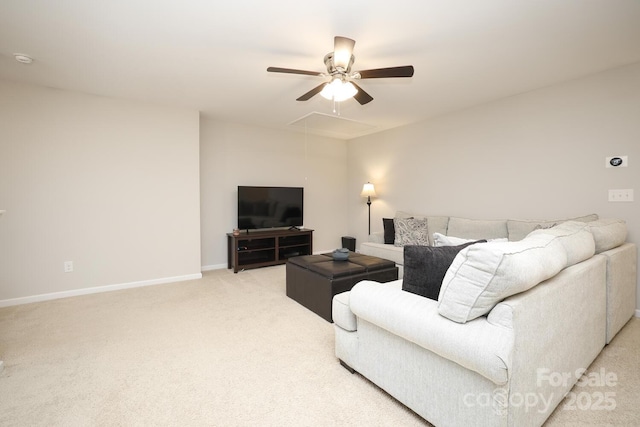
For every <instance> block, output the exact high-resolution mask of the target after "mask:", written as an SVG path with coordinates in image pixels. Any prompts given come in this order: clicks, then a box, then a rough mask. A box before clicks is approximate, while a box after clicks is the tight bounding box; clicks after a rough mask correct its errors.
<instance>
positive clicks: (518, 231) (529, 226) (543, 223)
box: [507, 214, 598, 241]
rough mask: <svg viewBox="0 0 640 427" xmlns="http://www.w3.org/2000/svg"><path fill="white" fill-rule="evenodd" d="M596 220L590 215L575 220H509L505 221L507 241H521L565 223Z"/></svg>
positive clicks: (596, 216) (595, 217) (594, 216)
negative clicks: (536, 231) (535, 232)
mask: <svg viewBox="0 0 640 427" xmlns="http://www.w3.org/2000/svg"><path fill="white" fill-rule="evenodd" d="M597 219H598V215H596V214H590V215H585V216H580V217H576V218H566V219H553V220H538V219H509V220H507V230H508V231H509V240H512V241H517V240H522V239H524V238H525V237H527V235H528V234H529V233H531V232H532V231H534V230H539V229H545V228H551V227H553V226H555V225H558V224H561V223H563V222H565V221H579V222H589V221H595V220H597Z"/></svg>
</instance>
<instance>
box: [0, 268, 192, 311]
mask: <svg viewBox="0 0 640 427" xmlns="http://www.w3.org/2000/svg"><path fill="white" fill-rule="evenodd" d="M195 279H202V273H197V274H188V275H185V276H174V277H164V278H161V279H152V280H142V281H140V282H129V283H121V284H117V285H105V286H95V287H92V288H82V289H74V290H71V291H62V292H52V293H50V294H41V295H33V296H29V297H22V298H12V299H5V300H0V307H9V306H12V305H22V304H29V303H32V302H40V301H49V300H53V299H60V298H67V297H77V296H80V295H89V294H98V293H101V292H110V291H118V290H121V289H131V288H140V287H143V286H152V285H162V284H164V283H173V282H184V281H185V280H195Z"/></svg>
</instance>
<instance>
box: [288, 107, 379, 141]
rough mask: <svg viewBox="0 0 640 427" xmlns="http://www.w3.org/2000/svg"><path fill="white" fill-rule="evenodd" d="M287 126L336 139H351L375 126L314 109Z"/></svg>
mask: <svg viewBox="0 0 640 427" xmlns="http://www.w3.org/2000/svg"><path fill="white" fill-rule="evenodd" d="M289 126H293V127H295V128H298V129H301V130H306V131H307V132H309V133H313V134H316V135H324V136H330V137H333V138H338V139H351V138H356V137H358V136H362V135H366V134H367V133H369V132H370V131H371V130H373V129H375V128H376V127H375V126H373V125H369V124H367V123H362V122H357V121H355V120H350V119H345V118H342V117H339V116H332V115H330V114H322V113H318V112H316V111H314V112H311V113H309V114H307V115H306V116H302V117H300V118H299V119H297V120H295V121H293V122H291V123H289Z"/></svg>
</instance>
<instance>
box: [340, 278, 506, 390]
mask: <svg viewBox="0 0 640 427" xmlns="http://www.w3.org/2000/svg"><path fill="white" fill-rule="evenodd" d="M349 305H350V308H351V311H352V312H353V313H354V314H355V315H356V316H357V317H358V318H359V319H362V320H365V321H367V322H369V323H372V324H374V325H376V326H378V327H380V328H383V329H385V330H387V331H389V332H390V333H392V334H395V335H398V336H400V337H402V338H404V339H406V340H408V341H411V342H413V343H414V344H416V345H419V346H420V347H423V348H425V349H427V350H429V351H431V352H433V353H435V354H438V355H439V356H441V357H444V358H446V359H449V360H451V361H453V362H455V363H457V364H459V365H461V366H463V367H465V368H467V369H470V370H473V371H475V372H477V373H479V374H480V375H482V376H484V377H485V378H488V379H489V380H491V381H492V382H493V383H495V384H497V385H503V384H506V383H507V380H508V375H509V372H508V371H509V368H510V363H511V351H512V348H513V330H512V329H510V328H505V327H503V326H496V325H492V324H490V323H489V322H487V319H486V318H485V317H483V318H479V319H476V320H474V321H471V322H468V323H467V324H465V325H461V324H459V323H455V322H451V321H450V320H448V319H445V318H444V317H442V316H440V315H439V314H438V311H437V303H436V301H434V300H431V299H428V298H423V297H420V296H418V295H415V294H412V293H409V292H404V291H402V290H401V289H398V288H397V286H396V285H395V284H394V282H390V283H383V284H380V283H375V282H371V281H366V280H365V281H362V282H360V283H358V284H356V285H355V286H354V287H353V288H352V289H351V291H350V295H349ZM407 363H410V362H409V361H408V362H407Z"/></svg>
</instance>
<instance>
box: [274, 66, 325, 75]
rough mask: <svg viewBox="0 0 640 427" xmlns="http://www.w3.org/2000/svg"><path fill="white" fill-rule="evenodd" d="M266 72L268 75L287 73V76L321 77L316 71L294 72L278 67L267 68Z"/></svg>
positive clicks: (290, 69)
mask: <svg viewBox="0 0 640 427" xmlns="http://www.w3.org/2000/svg"><path fill="white" fill-rule="evenodd" d="M267 71H268V72H270V73H287V74H304V75H306V76H322V75H323V74H322V73H319V72H317V71H305V70H294V69H292V68H279V67H269V68H267Z"/></svg>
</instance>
